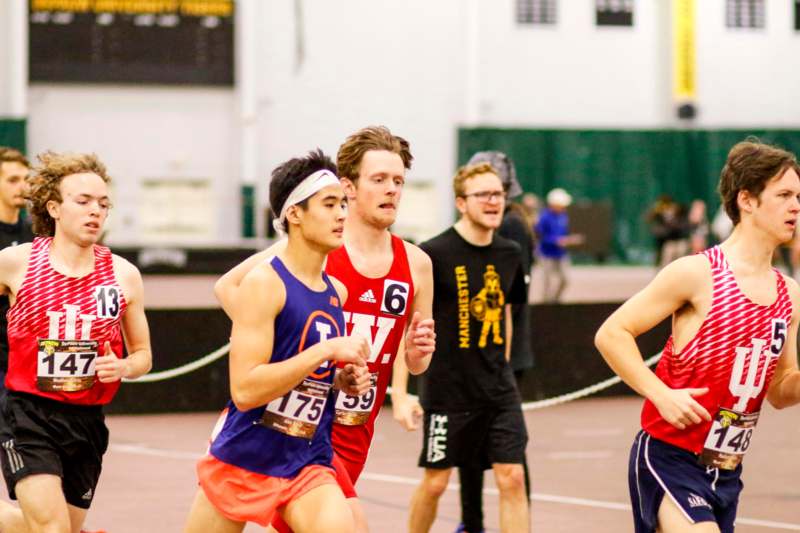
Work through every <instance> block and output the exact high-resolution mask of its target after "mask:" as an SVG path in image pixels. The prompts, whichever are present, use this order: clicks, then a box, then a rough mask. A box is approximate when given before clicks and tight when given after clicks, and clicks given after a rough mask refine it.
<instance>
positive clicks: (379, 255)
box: [215, 127, 435, 531]
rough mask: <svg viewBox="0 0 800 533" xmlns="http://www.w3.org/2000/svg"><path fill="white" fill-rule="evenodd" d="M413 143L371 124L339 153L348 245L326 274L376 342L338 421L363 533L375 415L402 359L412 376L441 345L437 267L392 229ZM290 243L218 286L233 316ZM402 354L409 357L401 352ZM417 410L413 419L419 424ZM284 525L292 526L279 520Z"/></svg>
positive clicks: (338, 443) (340, 453) (344, 469)
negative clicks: (252, 276) (244, 285)
mask: <svg viewBox="0 0 800 533" xmlns="http://www.w3.org/2000/svg"><path fill="white" fill-rule="evenodd" d="M411 160H412V156H411V152H410V149H409V146H408V142H407V141H406V140H405V139H403V138H401V137H398V136H396V135H393V134H392V133H391V132H390V131H389V130H388V129H386V128H385V127H368V128H364V129H362V130H359V131H358V132H356V133H354V134H353V135H351V136H350V137H348V138H347V140H346V141H345V142H344V144H342V146H341V147H340V149H339V153H338V156H337V165H338V168H339V176H340V177H341V178H342V183H343V185H344V188H345V192H346V194H347V198H348V202H349V212H348V216H347V219H346V221H345V230H344V242H345V244H344V246H342V247H341V248H339V249H338V250H336V251H334V252H331V253H330V254H329V255H328V264H327V266H326V272H327V273H328V274H329V275H331V276H333V277H334V278H337V279H339V280H340V281H341V282H342V283H344V285H345V286H346V287H347V290H348V300H347V301H346V302H345V303H344V305H343V307H344V311H345V321H346V322H347V328H348V332H347V333H348V334H349V335H351V334H361V335H363V336H364V337H366V338H367V339H368V340H369V341H370V343H371V355H370V358H369V363H368V364H369V370H370V372H371V373H372V374H373V376H374V378H373V379H374V386H373V388H372V390H371V391H370V392H368V393H367V394H366V395H364V396H362V397H361V398H356V397H350V396H346V395H344V394H340V395H339V397H338V399H337V403H336V407H337V418H336V420H335V423H334V424H333V435H332V439H333V448H334V452H335V453H334V467H335V468H336V470H337V476H338V480H339V484H340V485H341V487H342V490H343V491H344V493H345V496H347V497H348V503H350V505H351V508H352V509H353V513H354V517H355V520H356V527H357V531H366V530H367V522H366V517H365V515H364V512H363V509H362V508H361V506H360V504H359V503H358V499H357V497H356V491H355V489H354V487H353V485H354V484H355V482H356V481H357V480H358V477H359V475H360V474H361V470H362V469H363V467H364V463H365V462H366V460H367V455H368V453H369V446H370V443H371V441H372V434H373V431H374V423H375V418H376V417H377V415H378V413H379V412H380V408H381V405H382V403H383V399H384V397H385V395H386V388H387V386H388V382H389V379H390V376H391V371H392V366H393V364H394V363H395V362H397V363H398V364H402V365H403V367H406V366H407V367H408V369H409V370H410V371H411V373H412V374H419V373H422V372H424V371H425V370H426V369H427V367H428V364H429V363H430V357H431V354H432V353H433V351H434V348H435V334H434V331H433V320H432V319H431V318H430V317H431V314H432V311H431V305H432V299H433V292H432V291H433V278H432V267H431V262H430V259H429V258H428V256H427V255H426V254H425V253H424V252H423V251H422V250H420V249H419V248H418V247H417V246H415V245H413V244H410V243H408V242H405V241H403V240H402V239H399V238H398V237H396V236H394V235H392V234H391V233H390V232H389V227H390V226H391V225H392V224H393V223H394V221H395V219H396V217H397V209H398V205H399V202H400V196H401V194H402V190H403V185H404V183H405V171H406V169H408V168H410V167H411ZM283 246H285V243H284V242H279V243H276V244H275V245H273V246H271V247H270V248H268V249H267V250H265V251H263V252H260V253H258V254H256V255H254V256H252V257H250V258H248V259H247V260H245V261H244V262H243V263H241V264H240V265H238V266H237V267H235V268H234V269H233V270H231V271H230V272H228V273H227V274H225V276H223V277H222V278H221V279H220V280H219V281H218V282H217V285H216V287H215V292H216V294H217V297H218V298H219V299H220V302H222V306H223V308H224V309H225V310H226V312H228V314H230V310H231V309H232V308H233V306H234V305H235V301H236V291H237V288H238V285H239V283H240V282H241V279H242V278H243V277H244V276H245V275H246V274H247V272H249V271H250V270H251V269H252V268H253V267H254V266H255V265H256V264H259V263H260V262H261V261H263V260H264V259H265V258H266V257H268V256H270V255H275V254H276V253H277V252H278V251H280V250H281V249H282V247H283ZM398 353H401V354H403V357H397V358H396V357H395V356H396V355H397V354H398ZM415 416H418V415H417V414H415V413H413V412H409V414H408V417H407V419H406V424H415V423H416V422H415V421H414V419H413V418H414V417H415ZM273 526H274V527H275V528H276V529H278V530H279V531H286V530H287V529H286V528H285V525H284V524H281V523H273Z"/></svg>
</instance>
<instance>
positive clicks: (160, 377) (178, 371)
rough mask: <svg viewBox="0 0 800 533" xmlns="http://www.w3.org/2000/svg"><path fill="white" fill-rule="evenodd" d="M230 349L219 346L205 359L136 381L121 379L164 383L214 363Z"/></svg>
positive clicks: (127, 380)
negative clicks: (166, 380)
mask: <svg viewBox="0 0 800 533" xmlns="http://www.w3.org/2000/svg"><path fill="white" fill-rule="evenodd" d="M230 348H231V343H228V344H226V345H225V346H221V347H219V348H217V349H216V350H214V351H213V352H211V353H210V354H208V355H206V356H205V357H201V358H200V359H198V360H197V361H192V362H191V363H186V364H185V365H183V366H179V367H177V368H173V369H171V370H164V371H161V372H153V373H152V374H145V375H144V376H141V377H139V378H136V379H123V380H122V381H124V382H125V383H152V382H154V381H164V380H165V379H172V378H175V377H178V376H182V375H184V374H188V373H189V372H194V371H195V370H197V369H198V368H202V367H204V366H206V365H209V364H211V363H213V362H214V361H216V360H217V359H219V358H221V357H222V356H223V355H225V354H226V353H228V350H230Z"/></svg>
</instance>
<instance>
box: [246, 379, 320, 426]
mask: <svg viewBox="0 0 800 533" xmlns="http://www.w3.org/2000/svg"><path fill="white" fill-rule="evenodd" d="M330 390H331V386H330V384H328V383H320V382H319V381H313V380H310V379H305V380H303V382H302V383H300V384H299V385H297V386H296V387H295V388H294V389H292V390H290V391H289V392H287V393H286V394H284V395H283V396H281V397H280V398H275V399H274V400H272V401H271V402H269V403H268V404H267V407H266V409H265V410H264V414H263V415H262V417H261V423H262V424H263V425H265V426H267V427H268V428H270V429H274V430H275V431H280V432H281V433H284V434H286V435H291V436H292V437H300V438H303V439H308V440H311V439H312V438H314V433H316V431H317V427H318V426H319V423H320V420H322V413H323V411H324V410H325V402H326V401H327V399H328V393H330Z"/></svg>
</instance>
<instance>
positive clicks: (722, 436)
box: [641, 246, 792, 468]
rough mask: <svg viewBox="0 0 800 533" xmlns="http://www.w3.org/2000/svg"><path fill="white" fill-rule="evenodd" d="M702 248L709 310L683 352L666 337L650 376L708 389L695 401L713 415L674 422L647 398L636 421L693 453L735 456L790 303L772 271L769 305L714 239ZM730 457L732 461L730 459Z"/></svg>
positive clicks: (765, 383)
mask: <svg viewBox="0 0 800 533" xmlns="http://www.w3.org/2000/svg"><path fill="white" fill-rule="evenodd" d="M703 254H704V255H705V256H706V257H707V258H708V261H709V262H710V263H711V277H712V283H713V285H712V300H711V306H710V308H709V311H708V315H707V316H706V318H705V320H704V321H703V324H702V325H701V326H700V329H699V331H698V332H697V334H696V335H695V336H694V338H693V339H692V340H691V341H690V342H689V343H688V344H687V345H686V347H685V348H684V349H683V350H682V351H681V353H675V348H674V344H673V342H674V341H673V338H672V336H670V338H669V340H668V341H667V344H666V346H665V347H664V352H663V355H662V357H661V361H660V362H659V364H658V367H657V368H656V375H657V376H658V377H659V378H660V379H661V380H662V381H663V382H664V383H665V384H666V385H667V386H668V387H670V388H672V389H683V388H702V387H708V389H709V391H708V392H707V393H706V394H704V395H702V396H696V397H695V400H696V401H697V402H699V403H700V404H701V405H703V407H705V408H706V409H707V410H708V412H709V413H710V414H711V416H712V417H715V421H714V422H713V423H712V422H706V421H703V422H702V423H700V424H693V425H690V426H688V427H687V428H686V429H683V430H681V429H677V428H675V427H673V426H672V425H670V424H669V423H667V422H666V421H665V420H664V419H663V418H661V415H660V414H659V413H658V410H657V409H656V407H655V405H653V403H652V402H650V401H649V400H646V401H645V403H644V408H643V409H642V419H641V420H642V428H643V429H644V430H645V431H646V432H647V433H649V434H650V435H652V436H653V437H655V438H657V439H660V440H662V441H666V442H668V443H670V444H673V445H675V446H678V447H680V448H683V449H685V450H689V451H691V452H694V453H701V452H703V455H704V456H705V455H706V454H707V452H708V451H709V448H710V449H711V450H712V451H715V452H724V453H727V454H733V455H736V454H739V459H738V460H741V456H742V455H744V452H745V451H746V450H747V448H748V447H749V441H750V437H751V436H752V432H753V431H754V429H755V422H756V420H757V418H758V412H759V410H760V409H761V404H762V402H763V400H764V396H765V394H766V392H767V389H768V387H769V384H770V381H771V379H772V376H773V374H774V373H775V366H776V365H777V362H778V357H779V356H780V354H781V352H782V350H783V345H784V343H785V342H786V340H787V339H786V337H787V335H788V326H789V323H790V322H791V318H792V302H791V299H790V297H789V293H788V291H787V288H786V282H785V280H784V279H783V276H782V275H781V274H780V272H778V271H777V270H774V273H775V279H776V284H777V293H778V295H777V298H776V299H775V301H774V302H773V303H772V304H771V305H758V304H756V303H754V302H753V301H751V300H750V299H749V298H748V297H747V296H745V295H744V293H742V291H741V290H740V289H739V286H738V285H737V283H736V279H735V278H734V275H733V272H732V271H731V269H730V266H729V265H728V262H727V261H726V259H725V256H724V255H723V253H722V250H721V249H720V247H719V246H715V247H714V248H710V249H708V250H706V251H704V252H703ZM715 415H716V416H715ZM737 425H738V428H737ZM729 426H730V427H729ZM748 430H749V432H748ZM712 455H714V453H712ZM734 464H737V461H734V462H733V463H731V465H730V466H733V465H734ZM714 466H720V467H722V468H726V467H725V466H722V465H721V464H720V465H717V464H716V463H715V464H714Z"/></svg>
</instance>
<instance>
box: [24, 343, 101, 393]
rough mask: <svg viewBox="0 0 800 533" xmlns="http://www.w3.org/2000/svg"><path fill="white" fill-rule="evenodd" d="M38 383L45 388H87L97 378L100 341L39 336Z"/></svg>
mask: <svg viewBox="0 0 800 533" xmlns="http://www.w3.org/2000/svg"><path fill="white" fill-rule="evenodd" d="M37 343H38V346H39V350H38V355H37V360H36V387H37V388H38V389H39V390H40V391H43V392H58V391H64V392H74V391H81V390H86V389H89V388H91V387H92V385H94V382H95V371H94V361H95V358H96V357H97V348H98V346H99V343H98V342H97V341H84V340H60V339H39V340H38V341H37Z"/></svg>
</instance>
